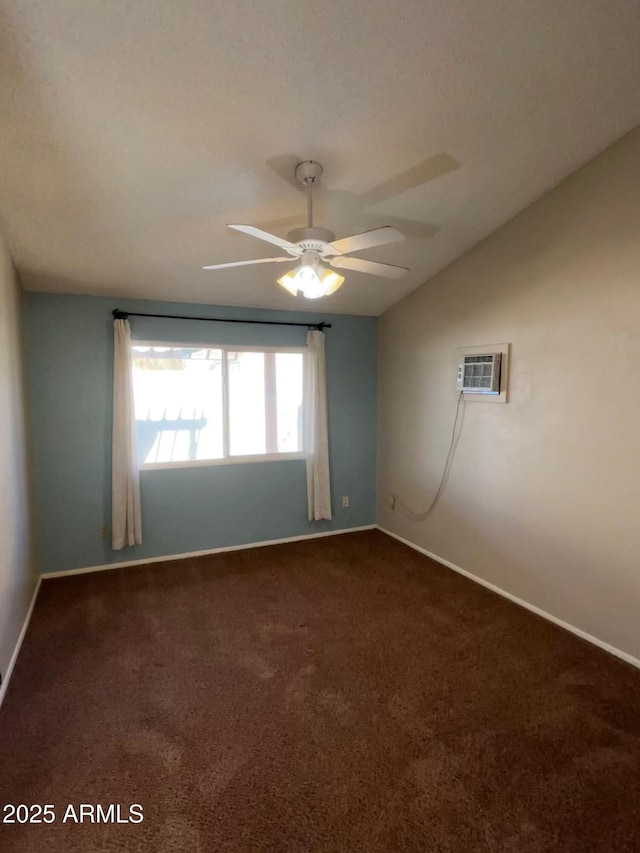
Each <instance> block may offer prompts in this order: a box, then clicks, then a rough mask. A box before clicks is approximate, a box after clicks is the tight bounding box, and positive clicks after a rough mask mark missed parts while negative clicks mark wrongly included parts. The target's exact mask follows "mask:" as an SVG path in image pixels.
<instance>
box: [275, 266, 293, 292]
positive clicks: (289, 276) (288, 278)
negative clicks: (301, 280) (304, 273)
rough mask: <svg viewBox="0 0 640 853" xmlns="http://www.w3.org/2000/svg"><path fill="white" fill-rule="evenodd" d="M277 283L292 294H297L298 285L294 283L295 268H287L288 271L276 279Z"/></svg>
mask: <svg viewBox="0 0 640 853" xmlns="http://www.w3.org/2000/svg"><path fill="white" fill-rule="evenodd" d="M278 284H279V285H280V287H284V289H285V290H288V291H289V293H290V294H291V295H292V296H297V295H298V285H297V284H296V270H289V272H287V273H285V274H284V275H282V276H280V278H279V279H278Z"/></svg>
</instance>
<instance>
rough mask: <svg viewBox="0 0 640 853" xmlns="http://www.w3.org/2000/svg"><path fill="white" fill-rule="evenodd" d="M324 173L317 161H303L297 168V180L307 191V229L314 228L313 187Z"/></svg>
mask: <svg viewBox="0 0 640 853" xmlns="http://www.w3.org/2000/svg"><path fill="white" fill-rule="evenodd" d="M323 171H324V170H323V168H322V166H321V165H320V163H318V162H317V161H316V160H303V161H302V162H301V163H298V165H297V166H296V178H297V179H298V180H299V181H300V183H301V184H304V186H305V188H306V190H307V228H313V185H314V184H315V182H316V181H319V180H320V178H321V177H322V172H323Z"/></svg>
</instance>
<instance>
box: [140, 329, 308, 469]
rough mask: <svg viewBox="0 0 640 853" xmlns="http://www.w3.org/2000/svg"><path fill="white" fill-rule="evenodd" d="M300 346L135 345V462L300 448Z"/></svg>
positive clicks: (244, 456) (190, 461)
mask: <svg viewBox="0 0 640 853" xmlns="http://www.w3.org/2000/svg"><path fill="white" fill-rule="evenodd" d="M302 360H303V350H293V349H287V350H278V351H276V350H271V349H269V350H265V349H262V350H257V349H241V348H237V347H235V348H232V347H212V346H206V347H195V346H193V345H190V346H182V345H180V344H170V345H169V344H160V343H135V344H134V346H133V384H134V396H135V416H136V441H137V452H138V463H139V464H140V465H141V466H142V467H171V466H174V465H175V466H183V465H197V464H199V463H200V464H214V463H216V462H219V463H223V462H230V461H234V460H235V461H238V460H243V461H250V460H258V459H265V458H283V456H292V455H301V454H302Z"/></svg>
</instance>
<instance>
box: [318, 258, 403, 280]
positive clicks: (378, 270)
mask: <svg viewBox="0 0 640 853" xmlns="http://www.w3.org/2000/svg"><path fill="white" fill-rule="evenodd" d="M329 263H330V264H331V266H332V267H337V268H338V269H341V270H354V271H355V272H365V273H368V274H369V275H381V276H384V277H385V278H402V276H403V275H404V274H405V273H408V272H409V270H408V269H407V268H406V267H397V266H395V264H380V263H378V261H367V260H365V259H364V258H345V256H344V255H339V256H338V257H337V258H330V259H329Z"/></svg>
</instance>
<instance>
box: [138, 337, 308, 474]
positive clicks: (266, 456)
mask: <svg viewBox="0 0 640 853" xmlns="http://www.w3.org/2000/svg"><path fill="white" fill-rule="evenodd" d="M136 347H168V348H171V349H217V350H220V351H221V352H222V353H223V356H222V360H223V364H224V368H223V370H222V452H223V454H224V456H222V457H221V458H220V459H186V460H184V461H182V462H141V463H139V464H138V470H139V471H163V470H167V469H170V468H208V467H215V466H219V465H245V464H247V463H255V462H286V461H290V460H300V459H306V454H305V452H304V449H303V450H297V451H294V452H288V453H277V452H276V453H273V452H270V453H252V454H249V455H246V456H232V455H231V454H230V453H229V428H230V423H229V372H228V369H227V353H228V352H259V353H269V352H272V353H280V352H281V353H287V354H288V353H299V354H300V355H302V356H303V359H304V355H305V353H306V352H307V348H306V347H304V346H301V347H288V346H281V347H273V346H264V347H262V346H257V345H247V346H245V345H237V344H216V343H206V344H205V343H193V342H176V341H147V340H145V341H138V340H132V341H131V348H132V359H131V360H132V362H133V359H134V358H135V348H136ZM140 355H141V356H142V355H143V354H142V353H140ZM267 394H268V383H267V378H266V376H265V403H266V399H267ZM134 419H135V410H134ZM302 443H303V447H304V435H303V439H302Z"/></svg>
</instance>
